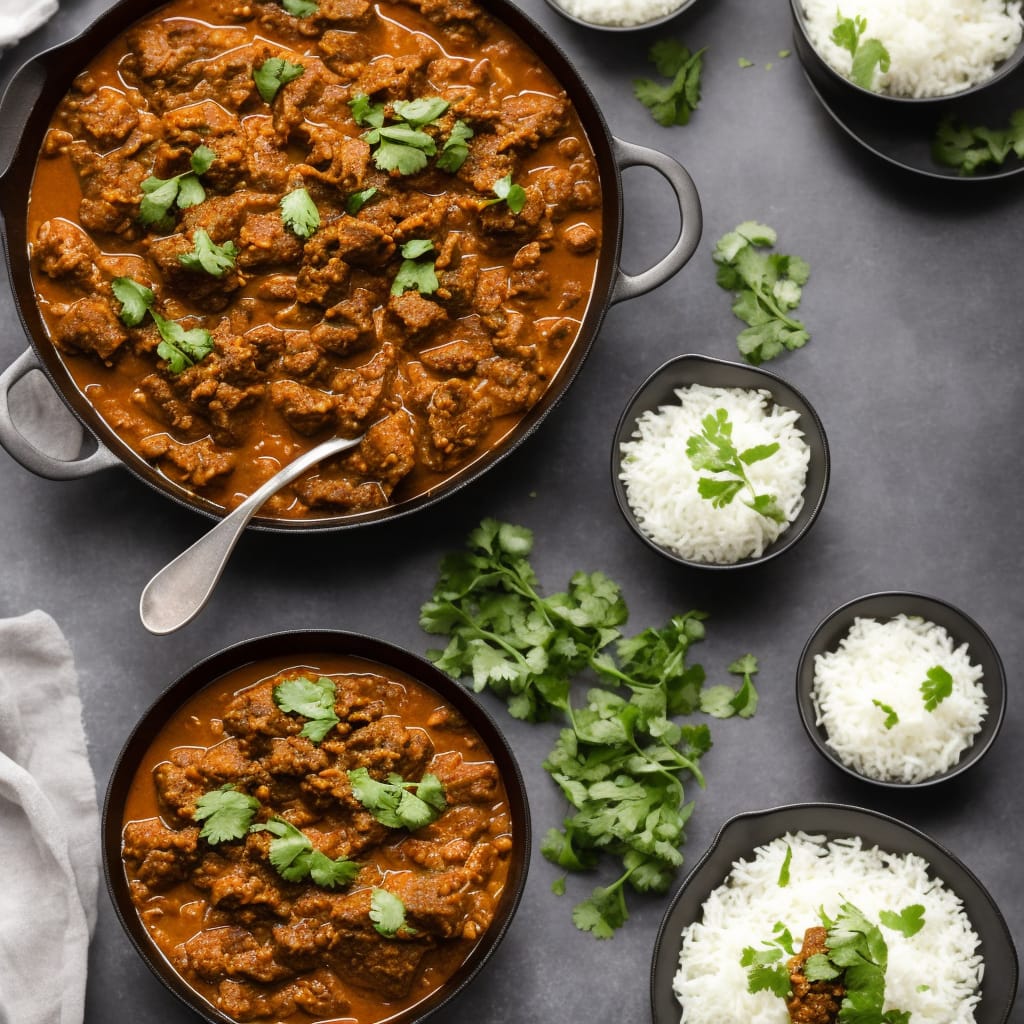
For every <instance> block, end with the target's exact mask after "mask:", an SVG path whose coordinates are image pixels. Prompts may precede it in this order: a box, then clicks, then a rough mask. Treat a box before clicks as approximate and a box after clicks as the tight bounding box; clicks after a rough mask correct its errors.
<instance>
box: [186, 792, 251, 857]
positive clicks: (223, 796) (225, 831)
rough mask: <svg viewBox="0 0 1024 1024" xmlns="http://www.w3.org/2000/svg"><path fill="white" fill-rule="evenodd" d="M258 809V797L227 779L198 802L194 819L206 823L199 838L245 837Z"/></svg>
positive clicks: (212, 840)
mask: <svg viewBox="0 0 1024 1024" xmlns="http://www.w3.org/2000/svg"><path fill="white" fill-rule="evenodd" d="M259 809H260V802H259V800H257V799H256V798H255V797H251V796H248V795H247V794H246V793H241V792H239V791H238V790H237V789H235V787H234V786H233V785H231V783H230V782H228V783H225V784H224V785H223V786H221V787H220V789H214V790H212V791H211V792H209V793H204V794H203V795H202V796H201V797H200V798H199V799H198V800H197V801H196V804H195V809H194V810H193V812H192V818H193V820H194V821H202V822H205V824H204V825H203V827H202V829H201V830H200V832H199V836H200V838H202V839H205V840H207V842H210V843H214V844H216V843H223V842H226V841H228V840H230V839H244V838H245V836H246V834H247V833H248V831H249V826H250V825H251V824H252V819H253V818H254V817H255V816H256V812H257V811H258V810H259Z"/></svg>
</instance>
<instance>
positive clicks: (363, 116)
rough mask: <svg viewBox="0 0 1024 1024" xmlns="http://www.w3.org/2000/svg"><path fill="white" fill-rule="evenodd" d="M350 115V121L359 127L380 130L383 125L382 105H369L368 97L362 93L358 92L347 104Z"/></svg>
mask: <svg viewBox="0 0 1024 1024" xmlns="http://www.w3.org/2000/svg"><path fill="white" fill-rule="evenodd" d="M348 108H349V111H350V112H351V114H352V120H353V121H355V123H356V124H358V125H360V126H361V127H366V126H367V125H369V126H370V127H371V128H380V127H382V126H383V124H384V104H383V103H371V102H370V97H369V96H367V95H366V93H364V92H358V93H356V94H355V96H353V97H352V99H351V100H350V101H349V104H348Z"/></svg>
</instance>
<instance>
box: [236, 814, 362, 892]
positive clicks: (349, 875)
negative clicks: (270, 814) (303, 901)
mask: <svg viewBox="0 0 1024 1024" xmlns="http://www.w3.org/2000/svg"><path fill="white" fill-rule="evenodd" d="M249 831H250V832H270V833H271V835H273V836H274V838H273V839H271V840H270V863H271V864H272V865H273V866H274V869H275V870H276V871H277V873H278V874H279V875H280V876H281V877H282V878H283V879H284V880H285V881H286V882H302V881H305V880H306V879H307V878H311V879H312V880H313V881H314V882H316V884H317V885H322V886H324V887H325V888H327V889H335V888H337V887H338V886H341V885H348V884H349V883H350V882H352V881H354V880H355V877H356V875H358V874H359V872H360V870H361V867H362V865H360V864H358V863H356V862H355V861H353V860H346V859H345V858H344V857H339V858H338V859H337V860H332V859H331V858H330V857H328V856H327V854H326V853H323V852H322V851H320V850H315V849H314V848H313V843H312V842H311V841H310V838H309V836H307V835H306V834H305V833H304V832H302V831H300V830H299V829H297V828H296V827H295V826H294V825H291V824H289V823H288V822H287V821H284V820H283V819H281V818H271V819H270V821H268V822H266V824H262V825H252V826H250V829H249Z"/></svg>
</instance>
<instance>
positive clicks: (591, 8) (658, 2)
mask: <svg viewBox="0 0 1024 1024" xmlns="http://www.w3.org/2000/svg"><path fill="white" fill-rule="evenodd" d="M557 3H558V6H559V7H561V8H562V9H563V10H564V11H566V12H567V13H569V14H571V15H572V16H573V17H574V18H579V19H580V21H586V22H589V23H590V24H591V25H644V24H646V23H647V22H649V21H654V20H655V19H656V18H664V17H665V15H667V14H671V13H672V12H673V11H674V10H675V9H676V8H677V7H681V6H682V4H683V0H557Z"/></svg>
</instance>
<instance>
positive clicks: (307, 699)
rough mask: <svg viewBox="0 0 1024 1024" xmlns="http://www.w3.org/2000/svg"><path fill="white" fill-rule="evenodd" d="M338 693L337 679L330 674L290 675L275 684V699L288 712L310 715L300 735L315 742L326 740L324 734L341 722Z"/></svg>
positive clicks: (305, 716) (303, 715) (307, 716)
mask: <svg viewBox="0 0 1024 1024" xmlns="http://www.w3.org/2000/svg"><path fill="white" fill-rule="evenodd" d="M335 697H336V688H335V685H334V681H333V680H332V679H328V678H327V677H326V676H320V677H319V679H310V678H308V677H305V676H300V677H299V678H297V679H286V680H285V681H284V682H283V683H278V684H277V685H276V686H275V687H274V703H275V704H276V705H277V706H278V707H279V708H280V709H281V710H282V711H283V712H285V714H290V715H302V717H303V718H306V719H308V721H307V722H306V724H305V725H304V726H303V727H302V731H301V732H300V733H299V735H300V736H305V737H306V738H307V739H309V740H311V741H312V742H313V743H321V742H323V738H324V737H325V736H326V735H327V734H328V733H329V732H330V731H331V729H333V728H334V727H335V726H336V725H337V724H338V721H339V719H338V716H337V714H336V713H335V710H334V701H335Z"/></svg>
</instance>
